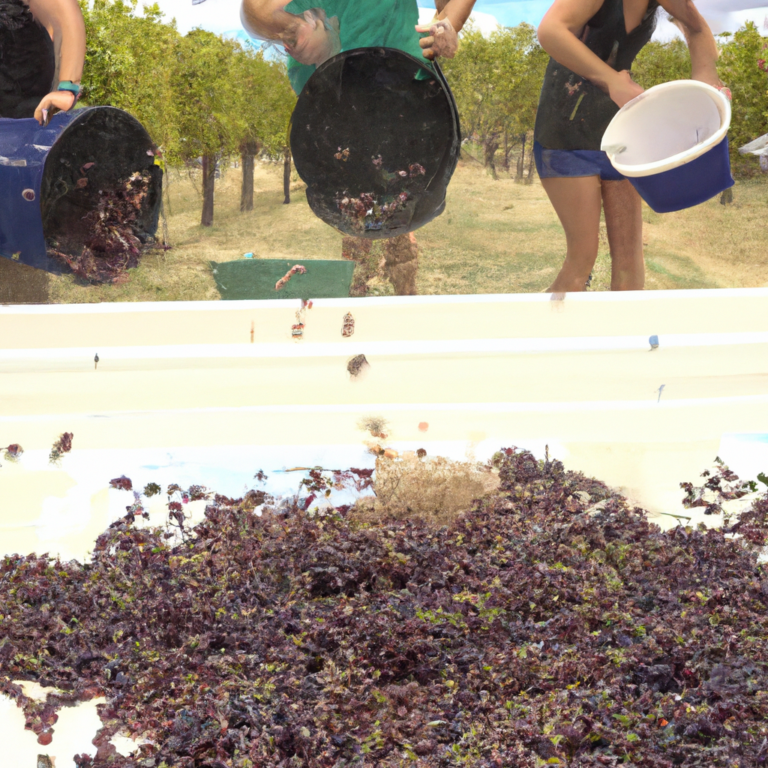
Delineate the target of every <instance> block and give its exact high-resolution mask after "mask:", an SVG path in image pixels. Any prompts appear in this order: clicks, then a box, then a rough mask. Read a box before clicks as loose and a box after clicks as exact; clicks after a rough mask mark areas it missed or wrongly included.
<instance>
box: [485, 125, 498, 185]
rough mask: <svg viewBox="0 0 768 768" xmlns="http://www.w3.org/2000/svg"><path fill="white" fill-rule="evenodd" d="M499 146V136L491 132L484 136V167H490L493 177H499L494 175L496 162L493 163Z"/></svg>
mask: <svg viewBox="0 0 768 768" xmlns="http://www.w3.org/2000/svg"><path fill="white" fill-rule="evenodd" d="M498 148H499V137H498V136H497V135H496V134H495V133H492V134H491V135H490V136H488V137H486V139H485V141H484V142H483V149H484V150H485V153H484V154H485V158H484V159H485V167H486V168H490V169H491V176H493V178H494V179H498V178H499V177H498V176H497V175H496V163H495V157H496V150H498Z"/></svg>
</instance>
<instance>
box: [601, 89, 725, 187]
mask: <svg viewBox="0 0 768 768" xmlns="http://www.w3.org/2000/svg"><path fill="white" fill-rule="evenodd" d="M692 89H693V90H700V91H703V92H705V93H707V95H708V96H709V97H710V98H711V99H712V101H714V103H715V106H716V107H717V111H718V112H719V113H720V128H718V130H717V131H715V132H714V133H713V134H712V135H711V136H710V137H709V138H708V139H705V140H704V141H702V142H701V143H699V144H697V145H696V146H695V147H692V148H691V149H687V150H685V151H684V152H678V153H677V154H675V155H670V156H669V157H665V158H663V159H662V160H655V161H654V162H652V163H641V164H633V165H625V164H624V163H621V162H620V161H618V160H617V159H616V154H615V153H613V154H612V153H611V152H610V151H609V150H610V149H614V148H615V146H616V142H615V140H613V139H612V138H611V136H610V133H611V128H612V126H614V124H615V123H618V122H619V121H620V119H623V118H624V116H625V115H626V114H627V112H629V111H630V110H631V109H633V108H634V107H636V106H637V105H638V104H640V103H641V102H643V101H646V100H647V99H648V98H654V97H655V95H657V94H659V93H661V92H663V91H671V90H688V91H690V90H692ZM730 125H731V102H730V101H729V100H728V98H727V97H726V96H724V95H723V94H722V93H721V92H720V91H719V90H718V89H717V88H715V87H714V86H712V85H709V84H708V83H702V82H701V81H699V80H671V81H670V82H668V83H660V84H659V85H654V86H653V87H652V88H649V89H648V90H647V91H643V92H642V93H641V94H640V95H639V96H636V97H635V98H634V99H632V100H631V101H628V102H627V103H626V104H625V105H624V106H623V107H622V108H621V109H620V110H619V111H618V112H617V113H616V114H615V115H614V117H613V119H612V120H611V122H610V123H609V125H608V127H607V128H606V129H605V133H604V134H603V138H602V141H601V145H600V149H601V150H602V151H603V152H605V153H606V154H607V155H608V159H609V160H610V161H611V165H613V167H614V168H615V169H616V170H617V171H618V172H619V173H621V174H622V175H624V176H627V177H629V178H639V177H642V176H654V175H655V174H657V173H663V172H664V171H671V170H672V169H673V168H678V167H679V166H681V165H685V164H686V163H690V162H691V161H692V160H695V159H696V158H698V157H701V155H703V154H705V153H706V152H709V151H710V150H711V149H713V148H714V147H716V146H717V145H719V144H720V143H721V142H722V140H723V139H724V138H725V137H726V134H727V133H728V128H729V127H730ZM606 137H608V138H607V139H606Z"/></svg>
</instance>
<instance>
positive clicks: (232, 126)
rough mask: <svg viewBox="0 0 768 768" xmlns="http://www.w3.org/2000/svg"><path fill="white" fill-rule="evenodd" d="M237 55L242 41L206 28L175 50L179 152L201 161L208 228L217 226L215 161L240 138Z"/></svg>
mask: <svg viewBox="0 0 768 768" xmlns="http://www.w3.org/2000/svg"><path fill="white" fill-rule="evenodd" d="M238 51H242V49H241V48H240V46H239V45H238V44H237V43H235V42H233V41H231V40H224V39H222V38H221V37H218V36H217V35H214V34H213V33H212V32H206V31H205V30H202V29H193V30H192V31H191V32H189V33H188V34H187V35H185V36H184V37H183V38H181V39H180V40H179V42H178V45H177V46H176V61H175V62H174V68H173V72H172V75H171V81H172V85H173V92H174V98H175V101H176V120H177V123H176V125H177V130H178V136H179V140H178V143H177V144H176V147H175V153H174V154H175V155H176V157H178V158H179V159H180V160H185V161H189V160H196V159H197V158H202V170H203V212H202V216H201V222H200V223H201V224H202V225H203V226H204V227H210V226H211V225H212V224H213V201H214V184H215V171H216V163H217V161H218V160H219V159H220V158H221V157H224V156H225V155H227V154H229V153H231V152H233V151H236V150H237V149H238V144H239V139H240V138H241V136H240V131H239V130H238V128H239V126H240V122H239V121H240V118H239V117H238V114H237V112H238V107H239V105H240V103H241V99H240V92H239V89H240V84H239V82H238V80H237V75H238V71H237V67H236V66H235V62H236V54H237V52H238Z"/></svg>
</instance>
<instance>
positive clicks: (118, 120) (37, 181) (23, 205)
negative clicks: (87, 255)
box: [0, 107, 162, 273]
mask: <svg viewBox="0 0 768 768" xmlns="http://www.w3.org/2000/svg"><path fill="white" fill-rule="evenodd" d="M153 148H154V145H153V143H152V140H151V139H150V137H149V134H148V133H147V131H146V130H145V128H144V127H143V126H142V125H141V123H140V122H139V121H138V120H137V119H136V118H135V117H133V116H132V115H129V114H128V113H127V112H124V111H123V110H121V109H116V108H114V107H85V108H83V109H78V110H75V111H74V112H60V113H58V114H56V115H54V117H53V118H52V119H51V121H50V123H49V124H48V125H47V126H45V127H43V126H41V125H40V124H39V123H38V122H37V121H36V120H34V119H32V118H29V119H18V120H14V119H0V256H4V257H6V258H9V259H12V260H13V261H16V262H19V263H21V264H26V265H29V266H32V267H36V268H38V269H44V270H46V271H48V272H54V273H61V272H62V271H65V270H66V267H63V266H62V264H60V263H59V262H58V261H56V260H55V259H52V258H50V257H49V256H48V255H47V252H46V240H55V239H58V238H60V237H66V238H67V239H68V240H70V241H72V240H77V238H78V237H79V236H81V235H82V236H83V237H85V236H86V235H87V232H86V231H85V224H84V223H83V222H82V219H83V216H85V215H86V214H87V213H89V212H90V211H92V210H94V209H95V208H96V204H97V201H98V197H99V195H101V194H103V192H105V191H107V190H113V189H115V188H116V187H117V185H118V184H120V183H121V182H124V181H125V180H126V179H127V178H129V177H130V176H131V175H132V174H133V173H136V172H149V174H150V177H151V182H150V191H149V194H148V195H147V197H146V198H145V200H144V203H143V205H142V211H141V215H140V217H139V226H140V230H141V231H140V232H139V233H137V234H138V236H139V238H140V239H145V240H149V239H151V238H152V237H153V236H154V234H155V232H156V231H157V226H158V219H159V215H160V204H161V200H162V169H161V168H160V166H158V165H156V163H155V156H154V152H153ZM91 163H92V165H88V164H91ZM84 166H88V168H87V170H83V169H84ZM82 179H86V182H83V181H82Z"/></svg>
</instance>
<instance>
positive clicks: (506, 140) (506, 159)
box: [501, 131, 510, 173]
mask: <svg viewBox="0 0 768 768" xmlns="http://www.w3.org/2000/svg"><path fill="white" fill-rule="evenodd" d="M509 150H510V146H509V134H508V133H507V132H506V131H504V160H503V161H502V164H501V167H502V168H503V169H504V170H505V171H506V172H507V173H509Z"/></svg>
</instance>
